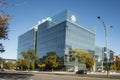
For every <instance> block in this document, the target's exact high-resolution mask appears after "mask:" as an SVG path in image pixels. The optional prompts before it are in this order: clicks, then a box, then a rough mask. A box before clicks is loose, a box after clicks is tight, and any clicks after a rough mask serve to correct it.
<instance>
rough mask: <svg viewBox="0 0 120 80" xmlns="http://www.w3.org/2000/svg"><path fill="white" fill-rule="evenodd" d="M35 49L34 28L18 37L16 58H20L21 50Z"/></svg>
mask: <svg viewBox="0 0 120 80" xmlns="http://www.w3.org/2000/svg"><path fill="white" fill-rule="evenodd" d="M27 50H35V30H34V28H33V29H31V30H29V31H27V32H25V33H24V34H22V35H21V36H19V37H18V51H17V58H21V52H22V51H27Z"/></svg>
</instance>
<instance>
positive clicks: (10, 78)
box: [0, 73, 34, 80]
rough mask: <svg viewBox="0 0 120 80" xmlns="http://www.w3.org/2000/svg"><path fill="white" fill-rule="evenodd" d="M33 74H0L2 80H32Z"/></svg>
mask: <svg viewBox="0 0 120 80" xmlns="http://www.w3.org/2000/svg"><path fill="white" fill-rule="evenodd" d="M31 76H34V75H33V74H28V73H0V80H1V79H5V80H30V77H31Z"/></svg>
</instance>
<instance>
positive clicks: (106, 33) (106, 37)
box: [97, 16, 112, 79]
mask: <svg viewBox="0 0 120 80" xmlns="http://www.w3.org/2000/svg"><path fill="white" fill-rule="evenodd" d="M97 18H98V19H99V20H100V21H101V22H102V24H103V26H104V29H105V41H106V52H105V54H106V65H107V66H106V68H107V78H108V79H109V68H108V27H107V26H106V25H105V23H104V21H103V20H102V19H101V18H100V16H98V17H97ZM110 27H112V26H110Z"/></svg>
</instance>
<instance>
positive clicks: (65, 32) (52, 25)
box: [37, 10, 95, 57]
mask: <svg viewBox="0 0 120 80" xmlns="http://www.w3.org/2000/svg"><path fill="white" fill-rule="evenodd" d="M75 48H78V49H83V50H87V51H89V50H90V51H94V50H95V32H93V31H91V30H88V29H86V28H84V27H82V26H80V25H79V19H78V17H77V16H76V15H75V14H74V13H73V12H71V11H67V10H65V11H63V12H61V13H59V14H57V15H55V16H53V17H51V18H50V20H47V21H46V22H44V23H42V24H40V25H39V26H38V31H37V54H39V55H40V57H42V56H44V55H46V53H47V52H51V51H54V52H56V53H57V54H58V55H59V56H64V54H67V50H68V49H75Z"/></svg>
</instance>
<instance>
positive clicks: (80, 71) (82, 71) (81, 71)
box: [76, 70, 87, 74]
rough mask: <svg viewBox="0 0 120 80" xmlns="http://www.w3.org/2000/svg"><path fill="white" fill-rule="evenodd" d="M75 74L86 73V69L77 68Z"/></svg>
mask: <svg viewBox="0 0 120 80" xmlns="http://www.w3.org/2000/svg"><path fill="white" fill-rule="evenodd" d="M76 74H87V70H79V71H77V72H76Z"/></svg>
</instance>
